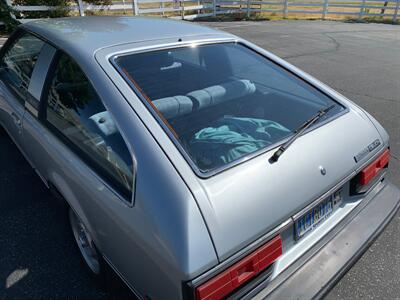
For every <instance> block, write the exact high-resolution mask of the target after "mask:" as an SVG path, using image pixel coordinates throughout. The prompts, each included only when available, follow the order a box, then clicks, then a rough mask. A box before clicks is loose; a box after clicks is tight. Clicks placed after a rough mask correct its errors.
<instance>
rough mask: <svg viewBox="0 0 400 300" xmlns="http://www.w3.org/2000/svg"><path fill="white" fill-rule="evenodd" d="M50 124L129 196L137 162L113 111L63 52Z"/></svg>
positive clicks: (52, 92)
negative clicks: (106, 106) (111, 112)
mask: <svg viewBox="0 0 400 300" xmlns="http://www.w3.org/2000/svg"><path fill="white" fill-rule="evenodd" d="M46 120H47V124H49V125H50V127H52V128H53V129H55V130H56V133H58V134H59V135H60V136H61V138H62V139H64V140H65V141H66V143H67V145H70V146H71V149H72V150H75V151H76V152H77V154H78V155H79V156H80V157H81V158H82V159H83V160H84V161H85V162H87V163H88V165H90V166H91V167H92V168H93V169H94V170H95V171H96V172H97V173H98V174H99V175H100V176H102V177H103V178H104V179H105V180H106V181H108V183H109V184H110V185H112V187H113V188H114V189H116V190H117V191H118V192H119V193H120V194H122V195H123V196H125V197H126V198H128V199H131V196H132V187H133V162H132V157H131V155H130V153H129V150H128V148H127V145H126V144H125V141H124V140H123V138H122V136H121V134H120V132H119V130H118V128H117V126H116V124H115V122H114V120H113V117H112V116H111V114H110V113H109V112H108V111H107V109H106V108H105V107H104V105H103V103H102V101H101V100H100V98H99V96H98V95H97V93H96V91H95V90H94V88H93V87H92V85H91V84H90V82H89V80H88V79H87V78H86V76H85V74H84V73H83V72H82V71H81V69H80V68H79V66H78V65H77V64H76V63H75V62H74V61H73V60H72V59H71V58H70V57H69V56H67V55H66V54H62V55H61V57H60V59H59V61H58V64H57V66H56V69H55V73H54V77H53V78H52V79H51V83H50V87H49V91H48V94H47V110H46Z"/></svg>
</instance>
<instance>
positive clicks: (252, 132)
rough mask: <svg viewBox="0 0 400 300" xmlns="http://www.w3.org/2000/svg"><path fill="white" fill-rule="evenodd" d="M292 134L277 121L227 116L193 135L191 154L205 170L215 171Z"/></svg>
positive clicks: (190, 143)
mask: <svg viewBox="0 0 400 300" xmlns="http://www.w3.org/2000/svg"><path fill="white" fill-rule="evenodd" d="M290 132H291V131H290V130H289V129H287V128H285V127H284V126H282V125H280V124H278V123H276V122H274V121H269V120H263V119H256V118H237V117H223V118H220V119H219V120H217V121H216V122H215V123H214V124H212V127H206V128H203V129H201V130H200V131H198V132H197V133H196V134H195V135H194V136H193V138H192V140H191V141H190V142H189V145H190V152H191V154H192V157H193V158H194V159H195V160H196V162H197V163H198V164H199V166H200V167H201V168H215V167H218V166H221V165H224V164H226V163H229V162H231V161H233V160H236V159H238V158H240V157H242V156H244V155H246V154H248V153H252V152H254V151H257V150H258V149H261V148H263V147H265V146H267V145H270V144H272V143H274V142H276V141H278V140H280V139H282V138H283V137H285V136H288V135H289V134H290Z"/></svg>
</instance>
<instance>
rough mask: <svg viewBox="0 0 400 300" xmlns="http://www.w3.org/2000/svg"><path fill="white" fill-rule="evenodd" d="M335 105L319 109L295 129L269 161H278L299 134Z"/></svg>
mask: <svg viewBox="0 0 400 300" xmlns="http://www.w3.org/2000/svg"><path fill="white" fill-rule="evenodd" d="M334 107H335V105H331V106H329V107H326V108H324V109H321V110H319V111H318V112H317V113H316V114H315V115H314V116H312V117H311V118H310V119H308V120H307V121H305V122H304V123H303V124H301V125H300V127H299V128H297V129H296V130H295V131H294V135H293V136H292V137H291V138H290V139H289V140H288V141H287V142H286V143H284V144H283V145H282V146H280V147H279V149H278V150H276V151H275V153H274V154H273V155H272V156H271V158H270V159H269V162H270V163H271V164H273V163H274V162H277V161H278V159H279V157H280V156H281V155H282V154H283V153H284V152H285V151H286V150H287V149H288V148H289V147H290V145H291V144H293V142H294V141H295V140H297V138H298V137H299V136H301V135H302V134H303V132H304V131H306V130H307V128H309V127H310V126H311V125H312V124H314V123H315V122H317V121H318V120H319V119H320V118H321V117H322V116H323V115H325V114H326V113H327V112H328V111H330V110H331V109H332V108H334Z"/></svg>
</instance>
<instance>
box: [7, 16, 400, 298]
mask: <svg viewBox="0 0 400 300" xmlns="http://www.w3.org/2000/svg"><path fill="white" fill-rule="evenodd" d="M207 25H210V26H213V27H217V28H220V29H222V30H226V31H229V32H232V33H234V34H237V35H239V36H242V37H244V38H246V39H249V40H251V41H252V42H254V43H256V44H258V45H260V46H262V47H264V48H266V49H268V50H270V51H272V52H274V53H275V54H277V55H279V56H281V57H284V58H286V59H287V60H289V61H290V62H291V63H293V64H294V65H296V66H298V67H300V68H301V69H303V70H305V71H307V72H309V73H310V74H312V75H314V76H315V77H317V78H319V79H321V80H322V81H324V82H325V83H327V84H329V85H330V86H332V87H334V88H335V89H337V90H338V91H340V92H341V93H342V94H344V95H345V96H347V97H349V98H351V99H353V100H354V101H355V102H356V103H358V104H360V105H361V106H362V107H364V108H366V109H367V110H368V111H370V112H371V113H372V114H373V115H374V116H375V117H376V118H377V119H378V120H379V121H380V122H381V123H382V124H383V125H384V126H385V128H386V129H387V130H388V131H389V133H390V135H391V140H392V144H391V146H392V159H391V162H390V164H391V167H390V178H391V180H392V181H393V182H394V183H396V184H397V185H399V186H400V160H399V159H400V51H399V49H400V27H399V26H391V25H381V24H346V23H339V22H322V21H321V22H320V21H279V22H235V23H207ZM399 237H400V214H398V215H397V216H396V217H395V218H394V220H393V221H392V222H391V223H390V224H389V226H388V227H387V229H386V230H385V232H384V233H383V234H382V235H381V236H380V237H379V238H378V239H377V240H376V241H375V243H374V244H373V245H372V246H371V248H370V249H369V250H368V251H367V252H366V253H365V254H364V255H363V257H362V258H361V259H360V260H359V261H358V262H357V264H356V265H355V266H354V267H353V268H352V269H351V270H350V271H349V272H348V273H347V274H346V275H345V276H344V277H343V279H342V280H341V281H340V282H339V283H338V285H337V286H336V287H335V288H334V289H333V290H332V291H331V292H330V293H329V295H328V296H327V299H329V300H333V299H373V298H377V299H396V298H397V299H400V238H399ZM120 290H122V292H121V294H123V295H126V291H124V290H123V289H120ZM27 298H30V299H37V298H41V299H50V298H51V299H65V298H69V299H87V298H92V299H110V298H111V296H110V295H109V294H107V293H105V292H102V291H100V290H99V289H98V288H97V286H96V285H95V284H94V283H93V282H92V281H91V280H90V278H89V277H88V275H87V273H86V272H85V270H84V269H83V268H82V265H81V263H80V260H79V257H78V252H77V250H76V249H75V247H74V245H73V243H72V240H71V235H70V233H69V231H68V228H67V225H66V222H65V218H64V215H63V214H62V213H61V212H60V211H59V210H58V209H57V207H56V206H55V205H54V204H53V203H52V202H51V196H50V195H49V194H48V192H47V191H46V190H45V188H44V187H43V185H42V183H41V182H40V180H39V179H38V177H37V176H36V175H35V173H34V172H33V171H32V170H31V169H30V168H29V167H28V165H27V163H26V162H25V160H24V159H23V158H22V156H21V155H20V154H19V152H18V150H17V149H16V147H15V146H14V145H13V144H12V142H11V141H10V139H9V138H7V137H0V299H1V300H2V299H27Z"/></svg>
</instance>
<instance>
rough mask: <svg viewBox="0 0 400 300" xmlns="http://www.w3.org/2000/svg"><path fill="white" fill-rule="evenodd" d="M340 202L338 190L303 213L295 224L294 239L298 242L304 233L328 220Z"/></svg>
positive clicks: (340, 196)
mask: <svg viewBox="0 0 400 300" xmlns="http://www.w3.org/2000/svg"><path fill="white" fill-rule="evenodd" d="M341 202H342V194H341V190H339V191H336V192H335V193H333V194H332V195H330V196H328V197H327V198H326V199H325V200H323V201H322V202H319V203H318V204H316V205H315V206H314V207H313V208H311V209H310V210H309V211H307V212H306V213H304V214H303V215H302V216H301V217H300V218H299V219H297V221H296V222H295V228H294V229H295V232H294V237H295V239H296V240H298V239H300V238H302V237H303V236H304V235H305V234H306V233H308V232H309V231H311V230H313V229H314V228H316V227H317V226H318V225H320V224H321V223H322V222H324V221H325V220H326V219H327V218H329V217H330V215H331V214H332V212H333V211H334V210H335V209H336V207H338V206H339V205H340V203H341Z"/></svg>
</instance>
